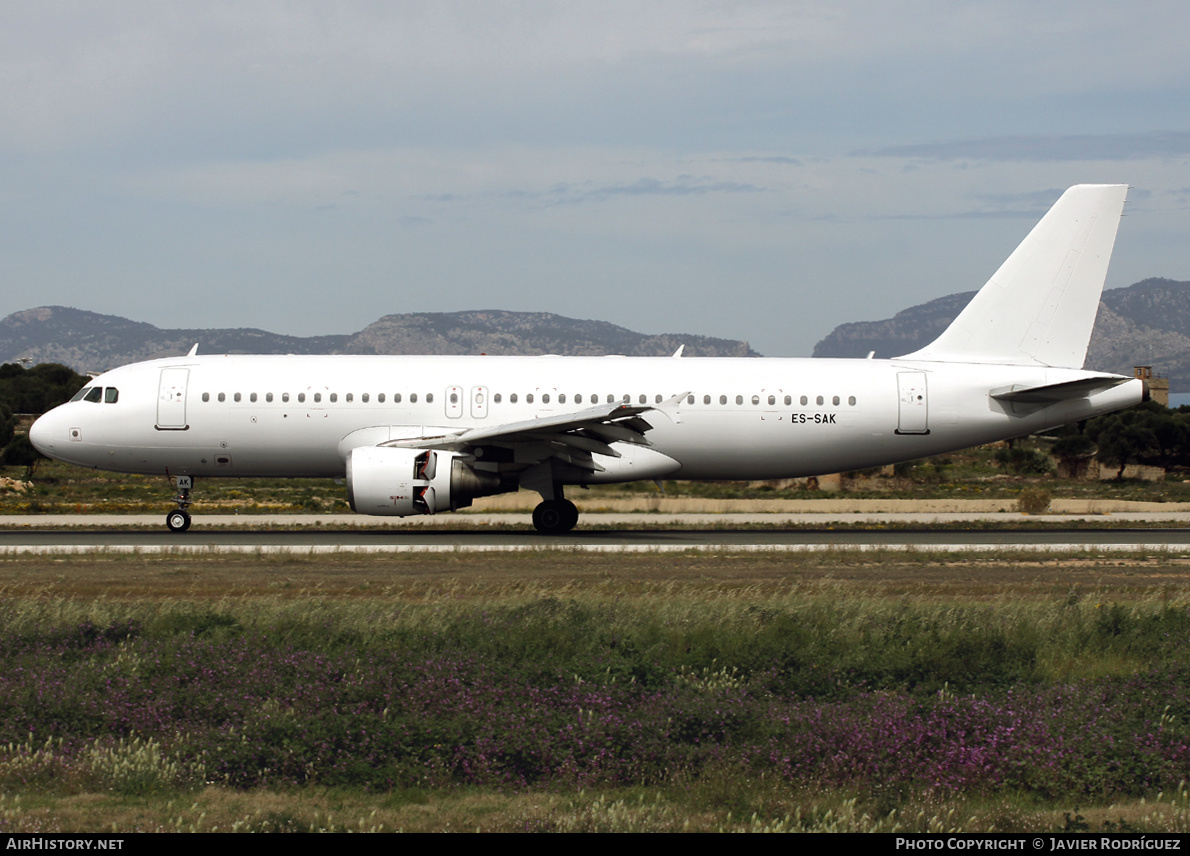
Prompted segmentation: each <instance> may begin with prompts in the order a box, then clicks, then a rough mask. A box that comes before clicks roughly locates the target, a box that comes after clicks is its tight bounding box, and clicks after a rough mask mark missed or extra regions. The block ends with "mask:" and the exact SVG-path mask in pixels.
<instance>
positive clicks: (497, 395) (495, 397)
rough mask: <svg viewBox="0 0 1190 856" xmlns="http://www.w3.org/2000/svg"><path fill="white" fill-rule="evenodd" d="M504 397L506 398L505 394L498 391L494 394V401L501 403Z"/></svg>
mask: <svg viewBox="0 0 1190 856" xmlns="http://www.w3.org/2000/svg"><path fill="white" fill-rule="evenodd" d="M503 398H504V396H503V395H502V394H500V393H498V392H497V393H496V394H495V395H493V396H492V401H494V402H496V404H499V403H500V402H501V401H502V400H503Z"/></svg>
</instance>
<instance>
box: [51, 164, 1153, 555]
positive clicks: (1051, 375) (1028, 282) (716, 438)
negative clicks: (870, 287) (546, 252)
mask: <svg viewBox="0 0 1190 856" xmlns="http://www.w3.org/2000/svg"><path fill="white" fill-rule="evenodd" d="M1126 192H1127V186H1126V185H1080V186H1077V187H1072V188H1070V189H1069V190H1067V191H1066V192H1065V193H1064V194H1062V197H1061V198H1060V199H1059V200H1058V201H1057V203H1056V204H1055V205H1054V207H1053V208H1051V209H1050V211H1049V213H1047V214H1046V215H1045V217H1044V218H1042V220H1041V222H1040V223H1038V224H1037V225H1036V226H1035V227H1034V228H1033V230H1032V231H1031V232H1030V233H1029V235H1028V236H1027V237H1026V238H1025V240H1024V241H1023V242H1022V243H1021V245H1020V246H1019V247H1017V249H1016V251H1015V252H1013V254H1012V255H1011V256H1010V257H1009V258H1008V260H1007V261H1006V262H1004V264H1003V265H1002V266H1001V267H1000V269H999V270H998V271H997V272H996V274H995V275H994V276H993V277H992V278H991V279H990V280H989V281H988V283H987V284H986V285H985V286H984V287H983V288H982V289H981V290H980V291H979V293H978V294H977V295H976V296H975V297H974V298H973V299H972V301H971V303H970V304H969V305H968V306H967V308H966V309H964V310H963V312H962V314H960V315H959V316H958V318H956V319H955V320H954V322H953V323H952V324H951V325H950V326H949V327H948V328H947V329H946V330H945V332H943V333H942V335H941V336H939V337H938V338H937V339H936V340H935V341H934V342H932V343H931V344H929V345H927V346H926V347H924V348H922V349H921V350H919V351H915V352H914V353H911V354H906V355H905V356H902V357H897V358H894V359H890V360H875V359H871V358H869V359H867V360H857V359H704V358H681V356H680V354H681V352H680V350H679V353H678V354H675V355H674V357H558V356H542V357H488V356H478V357H416V356H325V357H309V356H230V355H223V356H198V355H197V353H196V352H197V346H196V347H195V349H194V350H192V351H191V353H190V354H188V355H187V356H185V357H174V358H170V359H163V360H153V361H151V362H145V363H136V364H133V365H129V366H124V367H122V368H118V369H115V370H113V371H110V372H107V373H105V374H102V375H99V376H98V377H96V378H95V379H94V380H92V381H91V382H90V383H89V384H88V385H87V386H85V387H84V388H83V389H81V390H79V392H78V394H77V395H75V396H74V398H73V399H71V401H70V402H68V403H66V404H63V405H61V406H59V407H56V408H54V409H53V410H51V411H50V412H49V413H46V414H45V415H44V416H42V417H41V418H40V419H38V420H37V422H36V423H35V424H34V425H33V427H32V429H31V430H30V432H29V437H30V439H31V440H32V441H33V445H34V446H36V447H37V448H38V449H39V450H40V451H41V452H42V453H44V454H45V455H48V456H49V457H52V458H57V459H59V460H61V461H66V462H68V463H72V464H78V465H80V466H85V467H94V468H97V469H103V470H111V471H114V472H128V473H144V474H149V475H153V474H161V475H165V476H167V477H170V478H171V479H173V480H174V481H175V483H176V485H177V489H178V494H177V496H176V497H175V501H176V502H177V508H176V509H175V510H173V511H171V512H170V513H169V515H168V516H167V518H166V523H167V525H168V526H169V528H170V529H171V530H173V531H175V532H181V531H184V530H186V529H187V528H189V526H190V514H189V513H188V511H187V508H188V507H189V505H190V491H191V488H192V486H193V480H194V479H196V478H218V477H226V476H235V477H254V476H272V477H277V476H287V477H299V476H300V477H335V478H345V479H346V483H347V496H348V499H349V501H350V504H351V508H352V509H353V510H354V511H356V512H358V513H360V514H373V515H390V516H397V517H401V516H406V515H413V514H434V513H436V512H440V511H453V510H455V509H458V508H463V507H466V506H469V505H470V504H471V502H472V500H473V499H475V498H476V497H481V496H488V495H491V494H497V493H503V492H506V491H513V490H517V489H518V488H521V487H523V488H527V489H529V490H533V491H537V492H538V493H540V494H541V498H542V502H541V503H540V504H539V505H538V506H537V507H536V509H535V510H534V512H533V523H534V525H535V526H536V528H537V529H538V530H539V531H540V532H542V533H544V534H560V533H563V532H567V531H569V530H570V529H571V528H573V527H574V525H575V523H576V522H577V520H578V510H577V509H576V508H575V506H574V504H573V503H571V502H570V501H568V500H566V499H565V498H564V496H563V489H564V487H566V486H569V485H580V486H586V485H592V484H608V483H614V482H627V481H636V480H641V479H775V478H792V477H798V476H809V475H820V474H823V473H832V472H840V471H844V470H855V469H863V468H867V467H874V466H880V465H884V464H890V463H894V462H897V461H905V460H911V459H914V458H921V457H925V456H928V455H936V454H940V453H942V452H947V451H952V450H955V449H962V448H967V447H970V446H974V445H977V444H981V443H988V442H992V441H995V440H1001V439H1005V438H1009V437H1017V436H1020V435H1023V434H1029V433H1032V432H1037V431H1041V430H1043V429H1046V428H1051V427H1054V426H1058V425H1064V424H1067V423H1070V422H1075V421H1078V420H1082V419H1087V418H1089V417H1092V416H1096V415H1099V414H1103V413H1109V412H1111V411H1113V410H1118V409H1120V408H1123V407H1128V406H1129V405H1132V404H1136V403H1138V402H1140V401H1143V400H1146V399H1147V398H1148V390H1147V388H1146V386H1145V385H1144V383H1143V381H1140V380H1137V379H1134V378H1128V377H1123V376H1120V375H1114V374H1104V373H1102V372H1088V371H1082V365H1083V362H1084V360H1085V358H1086V353H1087V344H1088V341H1089V339H1090V336H1091V328H1092V326H1093V324H1094V322H1095V314H1096V312H1097V311H1098V306H1099V297H1100V293H1101V291H1102V289H1103V281H1104V277H1105V276H1106V274H1107V266H1108V261H1109V259H1110V257H1111V251H1112V247H1113V245H1114V243H1115V238H1116V229H1117V227H1118V225H1119V220H1120V215H1121V212H1122V210H1123V206H1124V197H1125V194H1126Z"/></svg>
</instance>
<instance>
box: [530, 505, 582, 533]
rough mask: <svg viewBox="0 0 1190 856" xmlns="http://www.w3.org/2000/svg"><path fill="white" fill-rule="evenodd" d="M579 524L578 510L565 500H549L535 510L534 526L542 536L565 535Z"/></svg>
mask: <svg viewBox="0 0 1190 856" xmlns="http://www.w3.org/2000/svg"><path fill="white" fill-rule="evenodd" d="M576 523H578V509H577V508H575V507H574V503H573V502H569V501H567V500H565V499H547V500H546V501H545V502H542V503H540V504H539V505H538V506H537V507H536V508H535V509H533V526H534V528H536V529H537V531H538V532H540V533H541V534H542V535H564V534H566V533H567V532H569V531H570V530H571V529H573V528H574V524H576Z"/></svg>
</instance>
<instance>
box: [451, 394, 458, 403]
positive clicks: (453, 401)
mask: <svg viewBox="0 0 1190 856" xmlns="http://www.w3.org/2000/svg"><path fill="white" fill-rule="evenodd" d="M450 403H451V404H458V403H459V394H458V393H457V392H452V393H451V394H450Z"/></svg>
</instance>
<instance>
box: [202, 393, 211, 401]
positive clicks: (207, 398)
mask: <svg viewBox="0 0 1190 856" xmlns="http://www.w3.org/2000/svg"><path fill="white" fill-rule="evenodd" d="M202 400H203V401H210V400H211V394H210V393H209V392H204V393H203V394H202Z"/></svg>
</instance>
